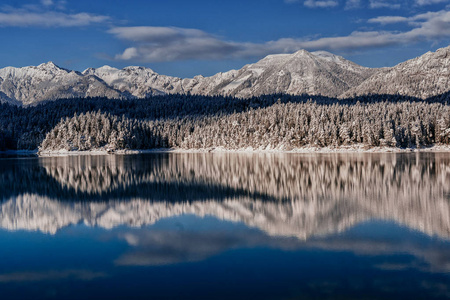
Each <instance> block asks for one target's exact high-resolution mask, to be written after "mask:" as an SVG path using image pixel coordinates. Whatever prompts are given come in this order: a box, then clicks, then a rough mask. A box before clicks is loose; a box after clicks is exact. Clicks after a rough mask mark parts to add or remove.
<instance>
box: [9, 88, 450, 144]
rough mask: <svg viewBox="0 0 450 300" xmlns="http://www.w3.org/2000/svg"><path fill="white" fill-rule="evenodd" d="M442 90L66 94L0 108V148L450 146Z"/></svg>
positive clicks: (449, 115) (448, 106)
mask: <svg viewBox="0 0 450 300" xmlns="http://www.w3.org/2000/svg"><path fill="white" fill-rule="evenodd" d="M448 99H449V95H448V94H444V95H441V96H438V97H434V98H430V99H428V100H426V101H423V100H421V101H419V100H417V99H415V98H410V97H402V96H398V95H397V96H380V95H371V96H364V97H358V98H353V99H347V100H336V99H333V98H327V97H320V96H315V97H310V96H287V95H268V96H261V97H254V98H250V99H236V98H231V97H205V96H193V95H171V96H155V97H151V98H148V99H143V100H127V101H123V100H109V99H70V100H59V101H54V102H48V103H44V104H40V105H38V106H34V107H26V108H22V107H17V106H10V105H7V104H2V105H1V112H0V148H1V149H36V148H38V147H40V149H42V150H62V149H65V150H81V151H83V150H91V149H103V150H119V149H154V148H179V149H211V148H217V147H221V148H226V149H246V148H252V149H280V150H291V149H295V148H301V147H308V146H313V147H339V146H343V145H344V146H345V145H353V144H362V145H365V146H367V147H374V146H391V147H402V148H405V147H424V146H429V145H433V144H450V103H449V100H448Z"/></svg>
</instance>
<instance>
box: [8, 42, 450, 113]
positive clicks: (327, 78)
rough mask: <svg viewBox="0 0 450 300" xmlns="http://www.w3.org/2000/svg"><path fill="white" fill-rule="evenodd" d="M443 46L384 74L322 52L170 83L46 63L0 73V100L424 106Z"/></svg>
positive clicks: (444, 54)
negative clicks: (285, 99) (402, 100)
mask: <svg viewBox="0 0 450 300" xmlns="http://www.w3.org/2000/svg"><path fill="white" fill-rule="evenodd" d="M449 65H450V46H449V47H446V48H441V49H439V50H437V51H436V52H428V53H426V54H424V55H422V56H420V57H418V58H415V59H411V60H408V61H406V62H404V63H401V64H399V65H397V66H394V67H391V68H379V69H376V68H366V67H362V66H359V65H357V64H355V63H353V62H351V61H349V60H346V59H344V58H343V57H341V56H337V55H334V54H331V53H328V52H324V51H318V52H311V53H310V52H308V51H305V50H300V51H298V52H296V53H294V54H278V55H269V56H267V57H265V58H263V59H262V60H260V61H258V62H257V63H254V64H249V65H245V66H244V67H243V68H242V69H240V70H231V71H228V72H225V73H218V74H215V75H213V76H211V77H203V76H201V75H199V76H195V77H194V78H185V79H183V78H178V77H171V76H165V75H160V74H158V73H156V72H154V71H153V70H151V69H149V68H143V67H126V68H124V69H122V70H119V69H116V68H112V67H109V66H103V67H101V68H98V69H93V68H89V69H86V70H85V71H83V72H81V73H80V72H76V71H71V70H67V69H63V68H60V67H58V66H57V65H55V64H54V63H52V62H48V63H45V64H41V65H39V66H37V67H34V66H31V67H23V68H14V67H6V68H3V69H0V101H1V102H8V103H12V104H17V105H31V104H35V103H39V102H42V101H47V100H56V99H61V98H75V97H81V98H83V97H106V98H118V99H135V98H145V97H148V96H152V95H161V94H175V93H177V94H187V93H190V94H198V95H210V96H211V95H228V96H235V97H241V98H246V97H252V96H259V95H263V94H273V93H285V94H292V95H301V94H309V95H323V96H328V97H339V98H345V97H352V96H355V95H365V94H400V95H404V96H413V97H418V98H422V99H425V98H427V97H430V96H435V95H439V94H441V93H444V92H447V91H448V90H450V82H449V81H450V68H449Z"/></svg>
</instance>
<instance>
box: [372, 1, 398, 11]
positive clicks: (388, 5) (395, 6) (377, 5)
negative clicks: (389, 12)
mask: <svg viewBox="0 0 450 300" xmlns="http://www.w3.org/2000/svg"><path fill="white" fill-rule="evenodd" d="M393 2H396V1H386V0H370V3H369V7H370V8H373V9H378V8H390V9H399V8H400V7H401V5H400V4H399V3H393Z"/></svg>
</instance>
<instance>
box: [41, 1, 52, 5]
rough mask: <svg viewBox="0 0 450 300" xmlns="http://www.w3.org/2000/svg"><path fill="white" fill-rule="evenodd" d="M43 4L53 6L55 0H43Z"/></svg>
mask: <svg viewBox="0 0 450 300" xmlns="http://www.w3.org/2000/svg"><path fill="white" fill-rule="evenodd" d="M41 3H42V5H44V6H51V5H53V0H41Z"/></svg>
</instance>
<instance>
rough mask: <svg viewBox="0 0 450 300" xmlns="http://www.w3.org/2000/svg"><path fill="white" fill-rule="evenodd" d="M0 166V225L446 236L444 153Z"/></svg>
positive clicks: (158, 157)
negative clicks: (367, 224) (194, 219)
mask: <svg viewBox="0 0 450 300" xmlns="http://www.w3.org/2000/svg"><path fill="white" fill-rule="evenodd" d="M11 170H12V171H11ZM1 171H2V172H1V173H0V177H1V179H2V181H1V185H2V190H4V191H7V192H6V193H5V194H4V195H3V203H2V206H1V208H0V224H1V226H2V227H3V228H7V229H11V230H16V229H26V230H42V231H45V232H55V231H57V230H58V229H60V228H62V227H64V226H67V225H70V224H75V223H80V222H83V223H86V224H89V225H92V226H94V225H95V226H101V227H106V228H110V227H113V226H117V225H130V226H141V225H147V224H152V223H154V222H156V221H157V220H159V219H162V218H167V217H171V216H177V215H181V214H195V215H198V216H204V215H212V216H215V217H218V218H220V219H226V220H232V221H240V222H244V223H245V224H247V225H249V226H252V227H258V228H260V229H262V230H264V231H266V232H267V233H269V234H271V235H291V236H296V237H299V238H302V239H305V238H308V237H310V236H311V235H322V234H328V233H332V232H336V231H342V230H344V229H345V228H348V227H349V226H352V225H354V224H355V223H357V222H361V221H363V220H368V219H382V220H393V221H396V222H398V223H401V224H404V225H406V226H408V227H410V228H414V229H417V230H420V231H422V232H425V233H427V234H430V235H439V236H441V237H445V238H448V237H450V157H448V155H446V154H438V153H418V154H360V155H357V154H354V155H339V154H336V155H291V154H286V155H283V154H273V155H272V154H264V155H259V154H252V155H246V154H153V155H143V156H82V157H60V158H43V159H40V160H39V164H35V163H33V162H32V161H30V162H27V163H18V162H17V164H16V165H14V166H13V167H5V168H3V169H2V170H1ZM31 173H32V174H31ZM80 199H83V200H84V201H80ZM68 200H77V201H68Z"/></svg>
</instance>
